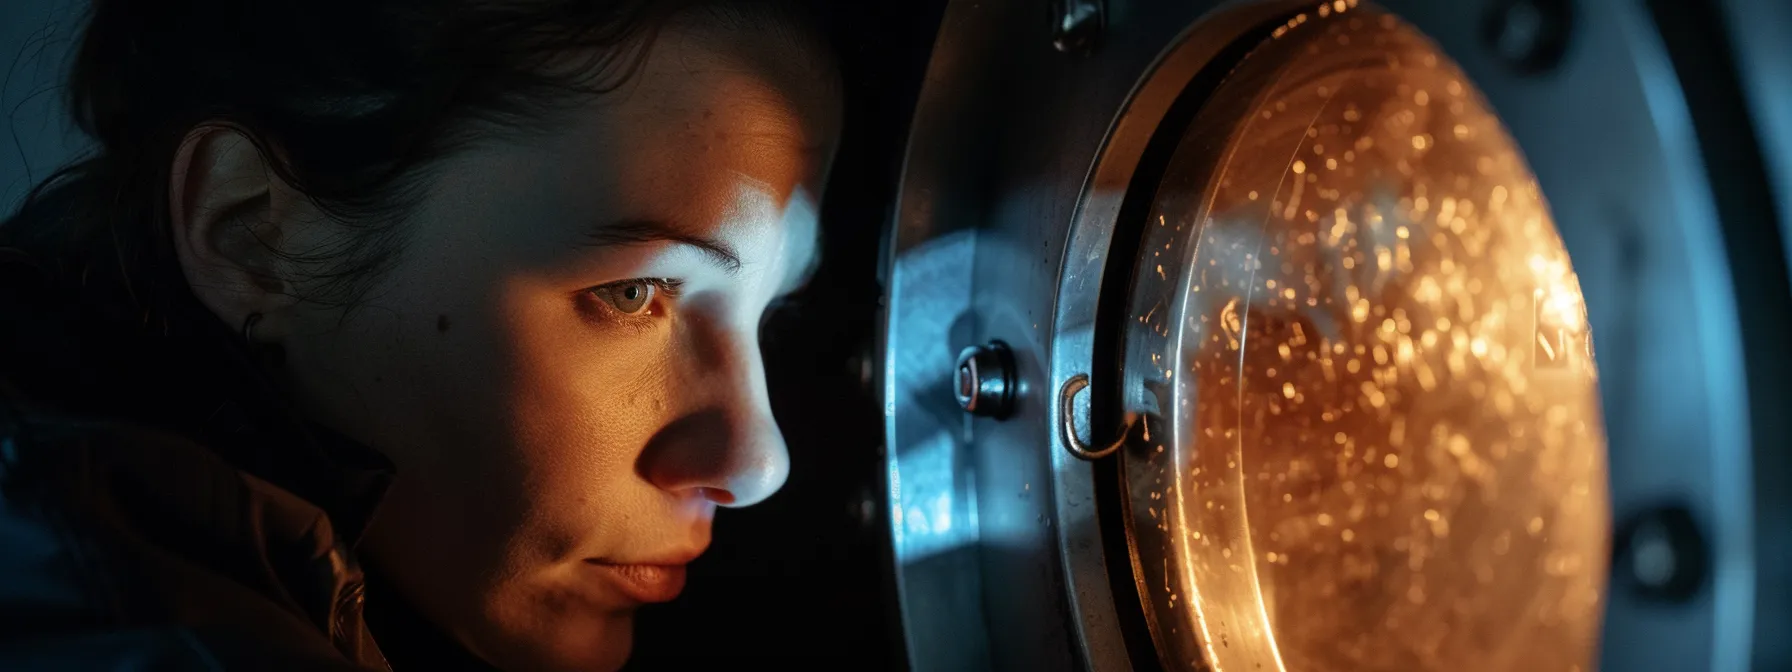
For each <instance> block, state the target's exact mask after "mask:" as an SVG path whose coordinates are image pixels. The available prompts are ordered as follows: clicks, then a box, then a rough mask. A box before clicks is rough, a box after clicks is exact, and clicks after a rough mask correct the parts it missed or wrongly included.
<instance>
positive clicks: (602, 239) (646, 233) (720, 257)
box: [582, 219, 741, 274]
mask: <svg viewBox="0 0 1792 672" xmlns="http://www.w3.org/2000/svg"><path fill="white" fill-rule="evenodd" d="M661 241H665V242H673V243H681V244H684V245H689V246H691V247H695V248H697V249H699V250H702V251H703V253H704V255H706V256H708V257H709V258H710V260H711V261H713V262H715V264H716V265H717V266H720V267H722V269H723V270H726V271H728V272H729V273H730V274H732V273H735V272H737V271H739V270H740V265H741V264H740V254H739V253H737V252H735V251H734V248H733V247H730V246H729V245H728V244H727V243H724V242H722V241H720V240H716V239H714V238H708V237H705V236H699V235H694V234H691V233H689V232H687V231H683V230H680V229H679V228H678V227H677V226H674V225H672V223H670V222H665V221H661V220H657V219H624V220H618V221H614V222H609V223H605V224H600V225H598V226H595V227H592V229H591V230H590V231H587V232H586V233H585V238H584V240H583V241H582V245H583V246H587V247H608V246H612V245H638V244H641V243H654V242H661Z"/></svg>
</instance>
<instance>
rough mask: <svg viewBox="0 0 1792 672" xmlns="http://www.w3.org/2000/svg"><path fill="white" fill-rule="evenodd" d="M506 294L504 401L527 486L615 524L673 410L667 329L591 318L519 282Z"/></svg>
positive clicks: (559, 297) (555, 295)
mask: <svg viewBox="0 0 1792 672" xmlns="http://www.w3.org/2000/svg"><path fill="white" fill-rule="evenodd" d="M510 297H511V298H510V299H509V300H508V301H506V304H507V306H508V309H507V310H506V311H505V314H504V316H503V321H504V322H505V323H506V325H507V326H508V332H507V335H508V340H507V343H506V344H505V346H504V351H505V352H506V353H507V359H508V362H507V366H506V367H505V368H506V369H507V371H506V372H505V374H504V375H505V376H506V381H507V382H506V387H507V388H509V389H510V390H511V391H512V395H511V396H510V398H508V399H506V400H505V402H504V403H506V404H507V405H508V407H509V409H510V410H509V413H508V414H507V415H508V416H509V417H510V418H511V421H512V422H513V423H514V425H513V427H512V429H513V434H514V436H515V438H516V441H517V444H518V445H519V446H520V447H522V448H523V449H524V451H525V452H524V454H521V455H519V459H521V460H523V461H524V462H525V463H526V465H527V467H526V469H525V471H526V473H528V474H529V477H530V481H529V483H527V486H528V487H529V488H531V490H532V491H534V492H536V493H538V495H547V496H538V498H537V500H538V505H539V506H542V507H550V506H551V507H565V508H570V509H571V510H570V511H566V513H570V514H573V515H583V516H590V515H594V514H592V513H591V512H592V511H602V512H604V513H605V514H606V515H605V519H604V520H602V521H597V522H598V523H599V524H608V523H614V522H616V518H618V516H616V515H615V514H616V513H618V511H619V510H620V511H623V512H626V511H627V504H626V503H627V502H629V501H631V500H632V499H634V498H635V497H636V495H639V494H641V492H637V491H644V490H645V488H647V487H649V486H647V484H646V483H645V482H644V481H641V480H640V479H639V478H638V477H637V476H636V474H635V463H636V461H637V459H638V458H639V457H640V452H641V449H642V447H643V446H645V445H646V444H647V442H648V440H649V439H650V438H651V437H652V435H653V434H654V433H655V432H656V431H658V430H659V428H660V427H662V426H664V425H665V424H666V422H667V421H668V419H669V418H670V417H671V415H672V414H673V413H674V408H673V405H674V404H673V400H672V398H671V391H672V389H671V388H672V384H673V382H674V381H673V380H672V377H671V376H670V375H668V372H669V371H671V370H672V367H671V366H670V365H669V362H670V360H669V358H670V356H671V355H672V354H673V345H672V343H671V340H670V339H669V338H668V336H667V330H666V329H665V328H664V327H663V326H661V327H657V328H654V329H649V330H644V331H637V330H635V329H633V328H630V327H615V326H611V327H607V328H606V327H600V326H597V325H594V324H592V323H591V322H589V321H588V320H586V319H585V318H584V317H583V316H582V315H581V314H580V312H579V311H578V310H577V309H576V308H575V307H574V301H573V300H572V299H571V298H569V297H567V296H566V295H565V293H564V292H563V291H558V290H553V289H548V288H530V287H521V286H519V287H514V288H513V291H511V292H510ZM600 498H602V500H603V501H601V502H600V501H599V499H600ZM550 517H551V516H550Z"/></svg>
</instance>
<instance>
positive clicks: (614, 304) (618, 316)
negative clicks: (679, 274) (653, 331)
mask: <svg viewBox="0 0 1792 672" xmlns="http://www.w3.org/2000/svg"><path fill="white" fill-rule="evenodd" d="M682 285H683V283H682V282H680V281H678V280H673V279H670V278H633V279H629V280H622V281H619V282H612V283H609V284H605V285H598V286H596V287H592V288H590V289H587V290H585V293H586V294H588V295H589V296H590V297H591V298H593V299H596V301H595V302H593V303H595V304H596V305H595V307H596V309H597V312H598V313H599V314H600V315H602V316H603V317H607V318H609V319H612V320H618V321H630V322H639V321H642V320H650V319H652V318H655V317H660V316H663V315H665V314H666V311H667V309H668V307H669V306H668V305H667V304H668V303H669V302H670V301H671V300H672V299H674V298H677V297H678V292H679V289H680V288H681V286H682Z"/></svg>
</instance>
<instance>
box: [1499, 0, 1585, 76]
mask: <svg viewBox="0 0 1792 672" xmlns="http://www.w3.org/2000/svg"><path fill="white" fill-rule="evenodd" d="M1570 4H1571V3H1570V2H1569V0H1496V1H1495V2H1494V3H1493V6H1492V7H1490V8H1489V11H1488V13H1487V19H1486V21H1485V23H1484V24H1483V26H1482V38H1483V39H1485V40H1486V41H1487V46H1488V48H1490V49H1492V50H1493V52H1494V53H1495V54H1497V55H1498V56H1499V57H1500V59H1501V60H1504V61H1505V62H1506V64H1507V65H1509V66H1511V67H1512V68H1513V69H1515V70H1517V71H1518V72H1520V73H1522V74H1527V75H1529V74H1537V73H1540V72H1544V71H1546V70H1549V69H1551V68H1554V67H1555V66H1556V64H1557V63H1560V62H1561V60H1562V55H1563V54H1564V53H1566V52H1567V50H1568V28H1569V25H1570V19H1571V18H1572V17H1571V12H1570V7H1569V5H1570Z"/></svg>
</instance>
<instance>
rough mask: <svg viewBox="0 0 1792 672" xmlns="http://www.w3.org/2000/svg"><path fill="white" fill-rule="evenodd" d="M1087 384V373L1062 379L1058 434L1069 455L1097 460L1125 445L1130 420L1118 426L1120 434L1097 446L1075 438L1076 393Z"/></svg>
mask: <svg viewBox="0 0 1792 672" xmlns="http://www.w3.org/2000/svg"><path fill="white" fill-rule="evenodd" d="M1088 386H1089V374H1086V373H1079V374H1076V375H1074V376H1071V377H1070V379H1069V380H1066V381H1064V386H1063V387H1060V388H1058V416H1059V420H1058V435H1059V438H1061V439H1063V441H1064V447H1065V448H1067V449H1069V450H1070V454H1071V455H1075V456H1077V458H1078V459H1082V460H1099V459H1101V458H1104V457H1107V456H1109V455H1113V454H1114V453H1115V452H1116V451H1118V450H1120V446H1123V445H1126V437H1127V436H1128V435H1130V434H1132V421H1130V420H1128V421H1127V423H1126V425H1125V426H1124V427H1121V428H1120V435H1119V436H1116V437H1114V440H1113V441H1110V442H1108V443H1106V444H1104V445H1102V446H1101V447H1099V448H1090V447H1089V444H1086V443H1083V440H1082V439H1079V438H1077V435H1076V393H1078V392H1081V391H1083V388H1085V387H1088ZM1090 436H1091V437H1093V436H1094V434H1090Z"/></svg>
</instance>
